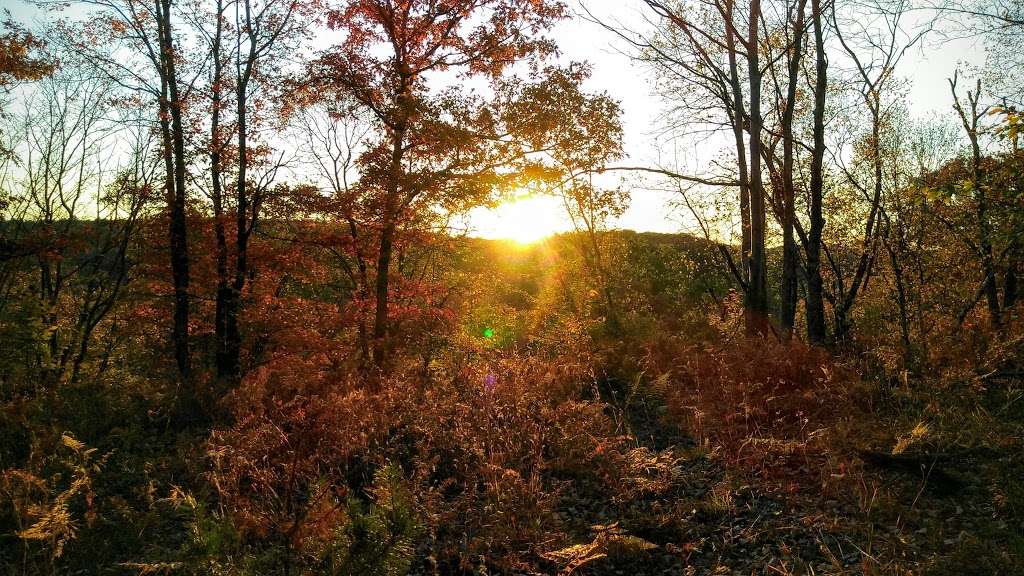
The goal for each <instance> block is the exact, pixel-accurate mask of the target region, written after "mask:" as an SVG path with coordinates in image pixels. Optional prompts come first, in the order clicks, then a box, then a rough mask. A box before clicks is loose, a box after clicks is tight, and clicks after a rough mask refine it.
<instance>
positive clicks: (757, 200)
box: [746, 0, 768, 335]
mask: <svg viewBox="0 0 1024 576" xmlns="http://www.w3.org/2000/svg"><path fill="white" fill-rule="evenodd" d="M760 14H761V1H760V0H751V2H750V15H749V16H750V22H749V28H748V36H747V46H746V48H747V74H748V79H749V82H750V134H749V136H750V244H751V246H750V289H749V290H748V292H747V302H746V328H747V333H748V334H751V335H763V334H766V333H767V332H768V323H767V322H768V279H767V273H766V272H767V271H766V264H767V259H766V257H765V228H766V225H767V221H766V220H767V219H766V214H765V199H764V184H763V182H762V175H761V132H762V128H763V125H764V119H763V117H762V114H761V80H762V74H761V60H760V48H759V39H760V38H759V36H760V34H759V22H760Z"/></svg>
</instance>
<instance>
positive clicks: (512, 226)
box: [468, 193, 572, 244]
mask: <svg viewBox="0 0 1024 576" xmlns="http://www.w3.org/2000/svg"><path fill="white" fill-rule="evenodd" d="M468 220H469V225H470V227H471V228H472V229H473V230H474V232H475V235H477V236H480V237H482V238H489V239H493V240H512V241H515V242H518V243H520V244H532V243H534V242H537V241H540V240H543V239H544V238H547V237H548V236H551V235H552V234H558V233H559V232H567V231H569V230H571V229H572V222H570V221H569V218H568V217H567V216H566V214H565V207H564V206H563V205H562V203H561V201H560V200H559V199H558V198H555V197H553V196H545V195H536V194H534V195H531V194H527V193H523V194H520V195H517V196H516V197H515V198H513V199H511V200H509V201H507V202H504V203H502V204H499V205H498V206H497V207H495V208H478V209H476V210H473V211H472V212H471V213H470V214H469V218H468Z"/></svg>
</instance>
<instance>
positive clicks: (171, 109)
mask: <svg viewBox="0 0 1024 576" xmlns="http://www.w3.org/2000/svg"><path fill="white" fill-rule="evenodd" d="M170 8H171V1H170V0H158V3H157V16H158V26H159V35H160V49H161V50H160V63H161V67H162V70H161V83H162V85H163V95H162V98H161V103H160V112H161V114H160V117H161V120H160V124H161V131H162V134H163V143H164V146H165V151H164V161H165V167H166V168H167V169H168V175H167V201H168V204H169V208H170V230H169V235H170V248H171V276H172V281H173V284H174V326H173V331H172V340H173V343H174V359H175V362H176V364H177V367H178V375H179V377H180V379H181V381H182V382H183V383H184V384H185V386H186V388H187V389H188V388H189V387H190V386H191V384H192V382H191V380H192V358H191V354H190V351H189V336H188V324H189V294H188V290H189V253H188V227H187V224H186V221H185V176H186V174H185V129H184V124H183V122H182V106H181V100H180V96H179V93H178V81H177V72H176V69H175V62H174V56H175V55H174V43H173V36H172V32H171V15H170ZM168 116H169V118H170V122H169V123H168ZM168 148H170V149H168ZM172 150H173V152H172ZM196 392H197V391H196V390H189V393H192V394H193V395H194V396H195V395H196Z"/></svg>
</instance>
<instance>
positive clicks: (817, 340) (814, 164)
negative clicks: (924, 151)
mask: <svg viewBox="0 0 1024 576" xmlns="http://www.w3.org/2000/svg"><path fill="white" fill-rule="evenodd" d="M821 12H822V11H821V0H811V17H812V18H813V21H814V22H813V26H814V49H815V56H816V59H815V81H814V127H813V133H814V147H813V152H812V155H811V189H810V230H809V231H808V235H807V249H806V251H807V300H806V308H807V340H808V341H809V342H810V343H811V344H824V343H825V338H826V334H825V302H824V298H823V291H824V290H823V289H824V283H823V282H822V278H821V236H822V233H823V231H824V229H825V218H824V215H823V214H822V197H823V196H824V188H825V186H824V178H823V174H822V171H823V164H824V158H825V91H826V90H827V88H828V60H827V59H826V56H825V38H824V32H823V28H822V24H821V18H822V16H821Z"/></svg>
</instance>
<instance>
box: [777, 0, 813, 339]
mask: <svg viewBox="0 0 1024 576" xmlns="http://www.w3.org/2000/svg"><path fill="white" fill-rule="evenodd" d="M806 5H807V3H806V0H799V2H798V3H797V8H796V9H797V14H796V20H795V22H794V25H793V32H794V38H793V45H792V48H791V50H792V52H791V54H790V57H789V71H788V72H789V78H788V86H787V92H786V106H785V109H784V111H783V114H782V150H783V152H782V154H783V157H782V210H783V213H782V237H783V254H782V286H781V293H782V294H781V296H782V298H781V310H780V312H781V314H780V317H781V318H780V321H781V324H782V330H783V334H784V336H785V337H786V338H787V339H788V338H790V337H791V336H792V334H793V324H794V322H795V320H796V299H797V260H798V258H799V256H798V254H797V245H796V238H795V237H794V232H793V228H794V224H795V222H796V191H795V188H796V185H795V182H794V175H793V163H794V162H793V140H794V138H793V115H794V112H795V110H796V98H797V87H798V84H799V80H800V60H801V57H802V50H803V43H802V40H803V36H804V9H805V7H806Z"/></svg>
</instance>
